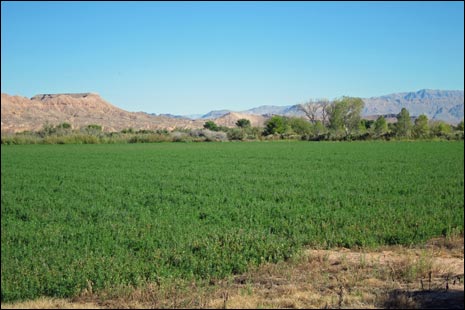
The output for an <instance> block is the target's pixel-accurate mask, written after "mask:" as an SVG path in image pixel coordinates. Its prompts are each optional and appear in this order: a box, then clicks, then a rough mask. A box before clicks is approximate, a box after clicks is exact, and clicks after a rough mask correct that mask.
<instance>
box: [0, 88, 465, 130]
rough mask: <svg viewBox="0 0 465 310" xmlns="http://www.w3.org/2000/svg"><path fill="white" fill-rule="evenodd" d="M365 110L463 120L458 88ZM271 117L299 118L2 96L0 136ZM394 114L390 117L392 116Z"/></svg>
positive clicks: (396, 98) (287, 109) (288, 109)
mask: <svg viewBox="0 0 465 310" xmlns="http://www.w3.org/2000/svg"><path fill="white" fill-rule="evenodd" d="M362 99H363V101H364V102H365V107H364V109H363V111H362V117H364V118H368V119H375V118H376V117H377V116H379V115H386V116H389V117H390V118H391V121H393V120H395V115H397V114H398V113H399V112H400V110H401V109H402V108H407V109H408V110H409V112H410V115H411V116H412V117H417V116H419V115H421V114H425V115H426V116H427V117H428V118H429V119H430V120H442V121H445V122H448V123H451V124H457V123H459V122H460V121H461V120H463V118H464V92H463V90H432V89H422V90H419V91H416V92H403V93H394V94H389V95H384V96H380V97H371V98H362ZM272 115H284V116H297V117H304V114H303V113H302V112H301V111H300V110H299V108H298V105H290V106H269V105H268V106H267V105H262V106H259V107H256V108H252V109H249V110H246V111H242V112H236V111H231V110H217V111H211V112H209V113H206V114H204V115H202V116H201V118H199V119H193V118H194V117H195V118H196V117H197V116H198V115H192V116H191V118H189V117H187V116H179V115H171V114H163V115H156V114H148V113H145V112H128V111H125V110H123V109H120V108H118V107H116V106H114V105H112V104H110V103H108V102H107V101H105V100H104V99H102V98H101V97H100V96H99V95H98V94H97V93H91V92H85V93H63V94H38V95H35V96H33V97H32V98H30V99H29V98H27V97H21V96H10V95H8V94H4V93H2V94H1V130H2V132H20V131H25V130H40V129H41V128H42V127H43V125H44V124H45V123H46V122H48V123H51V124H60V123H63V122H67V123H70V124H71V125H72V127H73V128H78V127H85V126H87V125H90V124H98V125H101V126H102V127H103V129H104V130H105V131H121V130H122V129H125V128H133V129H134V130H140V129H146V130H157V129H168V130H175V129H177V128H178V129H191V128H202V127H203V124H204V123H205V121H206V120H214V121H215V122H217V123H218V125H221V126H228V127H234V126H235V122H236V121H237V120H238V119H239V118H246V119H249V120H250V121H251V123H252V124H253V125H254V126H263V123H264V122H265V121H266V119H268V118H269V117H271V116H272ZM392 116H394V117H392Z"/></svg>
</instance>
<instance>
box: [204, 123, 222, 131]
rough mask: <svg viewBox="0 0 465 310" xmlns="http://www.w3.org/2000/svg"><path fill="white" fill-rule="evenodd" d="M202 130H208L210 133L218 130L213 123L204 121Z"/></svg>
mask: <svg viewBox="0 0 465 310" xmlns="http://www.w3.org/2000/svg"><path fill="white" fill-rule="evenodd" d="M203 128H205V129H210V130H212V131H218V130H219V127H218V125H216V124H215V122H214V121H206V122H205V124H203Z"/></svg>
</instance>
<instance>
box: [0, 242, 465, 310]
mask: <svg viewBox="0 0 465 310" xmlns="http://www.w3.org/2000/svg"><path fill="white" fill-rule="evenodd" d="M463 245H464V239H463V236H454V237H448V238H438V239H434V240H431V241H430V242H428V243H427V244H426V245H425V246H422V247H415V248H406V247H398V246H395V247H385V248H381V249H378V250H376V251H370V252H367V251H364V250H360V251H353V250H348V249H335V250H313V249H308V250H306V251H304V253H303V254H302V255H301V256H300V257H298V258H294V259H293V260H292V261H288V262H281V263H278V264H265V265H262V266H260V267H258V268H254V269H252V270H250V271H249V272H248V273H246V274H243V275H239V276H235V277H231V278H229V279H223V280H218V281H211V282H210V283H203V282H202V283H196V282H190V283H187V282H185V281H177V282H173V283H171V284H167V285H165V286H158V285H156V284H152V285H148V286H146V287H145V288H142V289H134V288H131V287H124V288H119V289H113V290H109V291H106V292H100V293H98V294H96V293H91V292H83V293H82V294H81V296H78V297H76V298H74V299H72V300H61V299H48V298H41V299H39V300H35V301H28V302H23V303H16V304H2V308H5V309H6V308H10V309H11V308H16V309H19V308H35V309H38V308H54V309H76V308H220V309H221V308H359V309H376V308H428V307H429V308H441V307H442V308H457V309H461V308H463V304H464V300H463V292H464V281H463V274H464V265H463V263H464V261H463V258H464V251H463V249H464V247H463Z"/></svg>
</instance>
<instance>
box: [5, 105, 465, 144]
mask: <svg viewBox="0 0 465 310" xmlns="http://www.w3.org/2000/svg"><path fill="white" fill-rule="evenodd" d="M363 107H364V102H363V100H362V99H360V98H354V97H342V98H340V99H335V100H333V101H331V102H330V101H328V100H319V101H314V100H311V101H308V102H307V103H304V104H300V105H299V106H298V108H299V110H300V111H301V112H303V114H304V115H305V118H302V117H286V116H281V115H273V116H272V117H271V118H269V119H268V120H267V121H266V122H265V124H264V127H254V126H252V125H251V122H250V120H248V119H245V118H243V119H239V120H238V121H237V122H236V127H235V128H229V127H225V126H219V125H217V124H216V123H215V122H214V121H211V120H209V121H206V122H205V123H204V125H203V129H175V130H172V131H168V130H134V129H132V128H126V129H123V130H121V131H120V132H104V131H103V130H102V126H100V125H97V124H90V125H88V126H85V127H83V128H79V129H73V128H72V126H71V124H69V123H62V124H59V125H56V126H53V125H51V124H48V123H46V124H44V126H43V128H42V129H41V130H39V131H36V132H30V131H26V132H22V133H16V134H14V135H3V134H2V137H1V143H2V144H32V143H45V144H47V143H48V144H67V143H144V142H202V141H247V140H280V139H294V140H306V141H355V140H402V139H446V140H463V137H464V122H463V120H462V121H461V122H460V123H459V124H457V125H456V126H452V125H450V124H448V123H446V122H444V121H432V120H429V119H428V117H427V116H426V115H420V116H418V117H416V118H412V117H411V116H410V113H409V111H408V110H407V109H406V108H402V110H401V111H400V113H398V114H397V115H396V121H395V122H388V121H387V120H386V118H385V117H384V116H379V117H378V118H377V119H376V120H368V119H363V118H362V116H361V112H362V109H363Z"/></svg>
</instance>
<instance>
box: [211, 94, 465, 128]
mask: <svg viewBox="0 0 465 310" xmlns="http://www.w3.org/2000/svg"><path fill="white" fill-rule="evenodd" d="M362 100H363V101H364V103H365V107H364V109H363V111H362V117H366V118H370V119H372V118H376V116H379V115H397V114H398V113H399V112H400V110H402V108H407V109H408V110H409V112H410V115H411V116H414V117H417V116H419V115H421V114H425V115H426V116H427V117H428V119H430V120H442V121H445V122H447V123H451V124H457V123H459V122H460V121H461V120H463V118H464V92H463V90H433V89H421V90H419V91H416V92H403V93H394V94H389V95H384V96H380V97H371V98H362ZM213 112H215V115H216V116H218V117H219V116H222V115H225V114H227V113H230V112H231V111H229V110H224V113H223V114H222V115H220V113H218V112H223V111H212V112H210V113H213ZM210 113H209V114H210ZM241 113H248V114H254V115H263V116H271V115H283V116H293V117H305V114H304V113H303V112H302V111H300V109H299V107H298V105H297V104H296V105H290V106H272V105H262V106H259V107H256V108H252V109H248V110H245V111H242V112H241ZM207 115H208V114H207Z"/></svg>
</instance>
